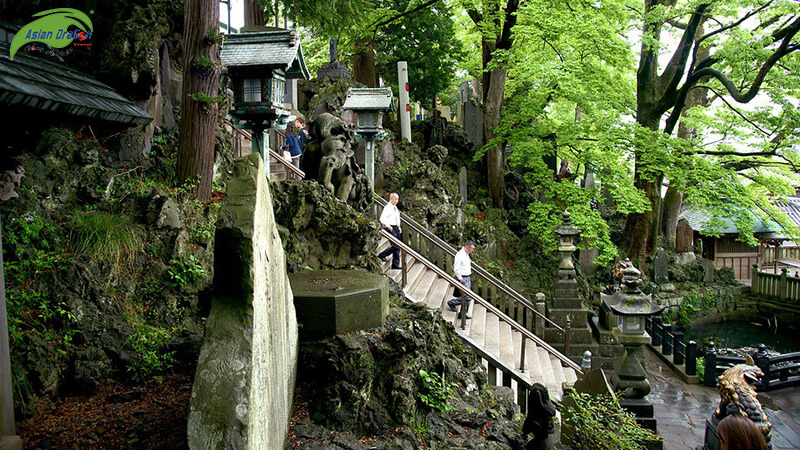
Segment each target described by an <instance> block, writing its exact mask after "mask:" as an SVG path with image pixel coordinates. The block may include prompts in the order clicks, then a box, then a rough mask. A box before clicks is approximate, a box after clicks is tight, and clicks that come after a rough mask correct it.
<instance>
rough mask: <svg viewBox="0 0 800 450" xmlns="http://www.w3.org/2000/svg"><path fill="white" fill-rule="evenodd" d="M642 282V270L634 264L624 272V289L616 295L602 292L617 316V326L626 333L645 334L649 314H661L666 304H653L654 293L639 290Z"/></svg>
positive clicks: (606, 302) (607, 303) (607, 305)
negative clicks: (645, 323) (645, 324)
mask: <svg viewBox="0 0 800 450" xmlns="http://www.w3.org/2000/svg"><path fill="white" fill-rule="evenodd" d="M641 283H642V279H641V272H639V269H637V268H636V267H633V265H630V264H629V265H628V267H627V268H626V269H625V271H624V272H623V276H622V284H623V289H622V290H619V291H617V292H615V293H614V295H607V294H602V295H601V297H602V300H603V303H604V304H605V306H606V307H607V308H608V309H609V310H611V312H613V313H614V315H616V316H617V327H618V328H619V331H620V332H621V333H622V334H625V335H639V336H641V335H643V334H644V333H645V330H644V322H645V319H646V318H647V316H654V315H657V314H661V312H662V311H663V310H664V308H665V306H656V305H654V304H653V295H652V294H650V295H645V294H644V293H642V291H641V290H639V285H640V284H641Z"/></svg>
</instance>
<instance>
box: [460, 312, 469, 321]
mask: <svg viewBox="0 0 800 450" xmlns="http://www.w3.org/2000/svg"><path fill="white" fill-rule="evenodd" d="M458 318H459V319H460V318H461V313H459V314H458ZM469 319H472V316H470V315H469V314H467V320H469Z"/></svg>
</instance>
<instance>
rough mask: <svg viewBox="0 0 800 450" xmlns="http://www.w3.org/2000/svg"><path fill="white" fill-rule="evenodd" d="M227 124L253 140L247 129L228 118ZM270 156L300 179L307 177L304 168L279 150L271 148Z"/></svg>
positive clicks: (235, 131)
mask: <svg viewBox="0 0 800 450" xmlns="http://www.w3.org/2000/svg"><path fill="white" fill-rule="evenodd" d="M225 124H227V125H230V127H231V129H233V131H234V133H239V134H241V135H242V136H244V138H245V139H247V140H249V141H250V142H253V136H252V135H251V134H250V133H248V132H247V131H245V130H242V129H241V128H236V127H235V126H234V125H233V122H231V121H229V120H226V121H225ZM269 156H270V157H271V158H275V160H276V161H278V162H279V163H281V164H282V165H283V167H285V168H287V169H289V171H290V172H292V173H293V174H294V175H295V176H297V177H298V179H300V180H302V179H304V178H305V177H306V173H305V172H303V171H302V170H300V169H298V168H297V167H295V166H294V164H292V162H291V161H287V160H286V159H285V158H284V157H283V156H281V155H279V154H278V152H276V151H275V150H273V149H269Z"/></svg>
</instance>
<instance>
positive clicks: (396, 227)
mask: <svg viewBox="0 0 800 450" xmlns="http://www.w3.org/2000/svg"><path fill="white" fill-rule="evenodd" d="M399 200H400V196H398V195H397V194H395V193H394V192H393V193H392V194H390V195H389V203H387V204H386V206H384V207H383V212H382V213H381V218H380V221H381V224H382V225H383V227H384V228H386V231H388V232H389V233H392V236H394V237H396V238H397V239H400V233H402V232H403V230H402V229H401V228H400V210H399V209H397V202H398V201H399ZM390 254H391V255H392V269H399V268H400V249H399V248H398V247H396V246H395V245H394V244H391V243H390V245H389V248H387V249H386V250H384V251H382V252H381V253H380V254H378V258H380V259H381V261H386V257H387V256H389V255H390Z"/></svg>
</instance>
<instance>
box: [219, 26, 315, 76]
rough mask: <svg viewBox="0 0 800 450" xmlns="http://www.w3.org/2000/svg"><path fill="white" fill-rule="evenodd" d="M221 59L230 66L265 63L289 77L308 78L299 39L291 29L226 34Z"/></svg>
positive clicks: (263, 64)
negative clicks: (282, 70)
mask: <svg viewBox="0 0 800 450" xmlns="http://www.w3.org/2000/svg"><path fill="white" fill-rule="evenodd" d="M220 59H221V60H222V64H224V65H225V66H227V67H229V68H230V67H249V66H264V67H268V68H273V69H284V70H287V76H288V77H290V78H292V77H294V78H300V77H302V78H305V79H308V78H309V73H308V69H307V68H306V64H305V60H304V59H303V49H302V47H301V45H300V39H298V37H297V32H296V31H294V30H281V29H273V30H271V31H258V32H247V33H238V34H228V35H225V41H224V42H223V43H222V51H221V52H220Z"/></svg>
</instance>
